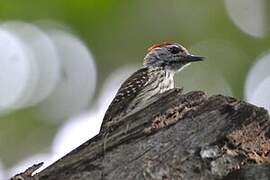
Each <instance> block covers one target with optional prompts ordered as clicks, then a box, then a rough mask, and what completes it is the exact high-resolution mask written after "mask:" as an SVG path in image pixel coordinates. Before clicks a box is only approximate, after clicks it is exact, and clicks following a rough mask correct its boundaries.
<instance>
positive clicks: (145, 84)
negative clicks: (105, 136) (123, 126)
mask: <svg viewBox="0 0 270 180" xmlns="http://www.w3.org/2000/svg"><path fill="white" fill-rule="evenodd" d="M203 59H204V57H202V56H196V55H192V54H190V53H189V51H188V50H187V49H186V48H185V47H183V46H182V45H180V44H178V43H175V42H170V41H165V42H161V43H158V44H154V45H152V46H151V47H150V48H148V52H147V54H146V56H145V57H144V61H143V67H142V68H140V69H138V70H137V71H136V72H134V73H133V74H132V75H131V76H130V77H129V78H127V80H125V81H124V83H123V84H122V85H121V86H120V88H119V90H118V91H117V93H116V95H115V97H114V98H113V100H112V102H111V104H110V105H109V107H108V109H107V111H106V113H105V115H104V118H103V122H102V125H101V132H104V131H108V129H109V128H110V127H111V126H112V125H113V124H114V120H115V119H119V118H120V117H124V116H126V115H129V114H131V113H132V112H135V111H137V110H139V109H141V108H143V107H145V105H146V104H148V103H149V102H150V101H151V99H153V97H155V96H157V95H160V94H162V93H164V92H166V91H168V90H170V89H173V88H174V87H175V83H174V75H175V74H176V73H177V72H179V71H181V70H182V69H183V68H184V67H186V66H187V65H189V64H190V63H193V62H198V61H202V60H203Z"/></svg>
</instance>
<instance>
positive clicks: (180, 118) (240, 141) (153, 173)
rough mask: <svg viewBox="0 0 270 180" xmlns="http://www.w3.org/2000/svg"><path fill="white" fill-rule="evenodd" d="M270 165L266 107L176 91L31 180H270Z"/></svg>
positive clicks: (119, 121) (117, 124)
mask: <svg viewBox="0 0 270 180" xmlns="http://www.w3.org/2000/svg"><path fill="white" fill-rule="evenodd" d="M74 136H76V134H74ZM269 163H270V119H269V114H268V112H267V111H266V110H265V109H263V108H259V107H256V106H254V105H251V104H248V103H246V102H243V101H240V100H237V99H234V98H231V97H225V96H222V95H217V96H212V97H207V95H206V94H205V93H203V92H200V91H197V92H190V93H187V94H182V93H181V90H179V89H174V90H171V91H169V92H167V93H166V94H164V95H162V96H161V97H160V98H159V99H158V100H157V101H155V102H154V103H152V104H150V105H149V106H148V107H145V108H144V109H142V110H140V111H138V112H136V113H134V114H131V115H129V116H127V117H125V118H122V119H119V120H118V121H117V122H115V123H114V124H112V128H111V131H110V132H109V134H107V135H106V136H105V135H103V134H99V135H97V136H95V137H94V138H92V139H90V140H89V141H87V142H86V143H84V144H82V145H81V146H80V147H78V148H76V149H75V150H73V151H72V152H70V153H69V154H67V155H66V156H64V157H63V158H61V159H59V160H58V161H57V162H55V163H54V164H52V165H51V166H49V167H47V168H46V169H44V170H43V171H41V172H40V173H38V174H36V175H34V176H31V175H30V176H28V178H25V179H40V180H43V179H46V180H59V179H65V180H69V179H81V180H84V179H108V180H111V179H116V180H121V179H125V180H128V179H135V180H136V179H137V180H143V179H147V180H158V179H168V180H169V179H187V180H192V179H194V180H195V179H202V180H204V179H205V180H211V179H241V180H242V179H247V180H250V179H270V165H269ZM28 174H29V173H28ZM21 175H23V174H21Z"/></svg>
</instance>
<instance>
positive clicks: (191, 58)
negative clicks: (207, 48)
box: [184, 55, 204, 63]
mask: <svg viewBox="0 0 270 180" xmlns="http://www.w3.org/2000/svg"><path fill="white" fill-rule="evenodd" d="M203 60H204V57H201V56H195V55H187V56H185V57H184V61H186V62H187V63H189V62H196V61H203Z"/></svg>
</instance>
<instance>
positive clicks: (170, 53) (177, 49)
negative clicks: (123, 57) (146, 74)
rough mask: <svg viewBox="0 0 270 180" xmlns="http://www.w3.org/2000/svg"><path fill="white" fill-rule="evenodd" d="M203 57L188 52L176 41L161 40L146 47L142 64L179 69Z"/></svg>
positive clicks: (173, 69)
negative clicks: (146, 50)
mask: <svg viewBox="0 0 270 180" xmlns="http://www.w3.org/2000/svg"><path fill="white" fill-rule="evenodd" d="M203 59H204V58H203V57H201V56H195V55H192V54H190V53H189V52H188V50H187V49H186V48H184V47H183V46H181V45H180V44H178V43H173V42H163V43H160V44H155V45H153V46H151V47H150V48H149V49H148V53H147V54H146V56H145V58H144V63H143V64H144V66H145V67H164V68H165V69H166V70H170V71H179V70H180V69H181V68H183V67H184V66H185V65H187V64H189V63H191V62H197V61H202V60H203Z"/></svg>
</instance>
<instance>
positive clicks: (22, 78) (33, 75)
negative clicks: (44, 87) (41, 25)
mask: <svg viewBox="0 0 270 180" xmlns="http://www.w3.org/2000/svg"><path fill="white" fill-rule="evenodd" d="M0 28H1V27H0ZM0 51H1V53H0V87H1V88H0V111H10V110H11V109H14V108H15V107H16V108H18V107H21V106H24V105H25V104H23V103H22V99H25V98H30V97H31V94H32V93H33V91H34V87H35V85H36V83H37V80H38V78H37V65H36V63H35V61H34V59H33V54H32V53H31V50H30V49H29V48H28V47H27V46H26V44H25V43H24V42H23V41H22V40H21V39H20V38H18V37H17V36H16V35H15V34H13V33H10V32H8V31H7V30H5V29H2V28H1V29H0Z"/></svg>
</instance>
